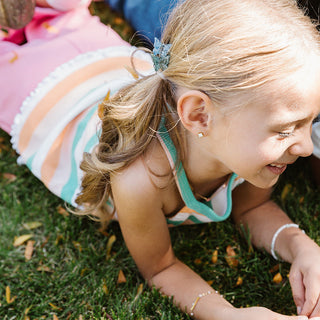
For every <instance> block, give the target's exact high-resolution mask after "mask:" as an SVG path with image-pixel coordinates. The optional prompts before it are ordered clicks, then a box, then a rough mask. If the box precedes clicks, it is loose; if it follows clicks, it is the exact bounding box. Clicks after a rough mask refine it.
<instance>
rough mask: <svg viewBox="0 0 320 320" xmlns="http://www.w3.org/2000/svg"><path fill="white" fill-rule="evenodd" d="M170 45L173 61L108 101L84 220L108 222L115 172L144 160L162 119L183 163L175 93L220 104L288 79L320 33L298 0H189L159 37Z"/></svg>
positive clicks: (88, 170) (82, 201) (92, 158)
mask: <svg viewBox="0 0 320 320" xmlns="http://www.w3.org/2000/svg"><path fill="white" fill-rule="evenodd" d="M162 42H163V43H170V44H171V45H172V46H171V49H170V54H171V58H170V63H169V65H168V68H167V69H166V70H164V71H163V72H162V76H161V77H160V76H159V75H157V74H156V73H155V74H154V75H150V76H147V77H144V78H142V79H140V80H138V81H136V82H135V83H134V84H132V85H129V86H128V87H125V88H123V89H122V90H121V91H119V92H118V93H117V94H115V95H114V96H113V97H112V98H111V99H110V100H108V101H106V102H104V103H103V105H104V111H103V116H102V134H101V137H100V141H99V144H98V145H97V147H96V149H95V150H94V152H93V153H92V154H85V156H84V160H83V162H82V165H81V169H82V170H83V171H84V172H85V175H84V178H83V181H82V192H81V194H80V195H79V196H78V198H77V200H76V202H77V203H78V204H79V205H85V208H84V210H83V213H84V214H90V215H93V216H97V217H99V219H100V220H101V221H102V222H106V221H108V220H109V219H110V218H111V216H112V214H111V212H108V206H107V199H108V198H109V197H112V189H111V185H110V173H112V172H117V171H119V170H121V169H123V168H125V167H126V166H128V165H130V163H131V162H132V161H134V160H135V159H136V158H137V157H139V156H141V155H142V154H143V153H144V151H145V150H146V148H147V147H148V145H149V144H150V142H151V141H152V140H153V139H154V137H155V132H156V131H157V130H158V129H159V124H160V121H161V119H164V120H165V122H166V126H167V129H168V131H170V135H171V137H172V139H173V141H174V144H175V146H176V148H177V153H178V157H179V159H183V148H182V145H183V128H182V127H181V125H177V126H175V125H174V124H175V123H176V122H177V121H178V115H177V112H176V102H175V90H176V88H178V87H185V88H189V89H195V90H200V91H202V92H205V93H206V94H207V95H208V96H209V97H210V98H211V99H212V101H214V102H216V103H219V104H221V105H223V104H224V102H226V101H228V99H230V97H237V96H240V95H241V94H244V93H248V92H250V90H253V89H255V88H259V87H262V86H263V85H264V84H266V83H269V82H271V81H274V80H276V79H281V78H284V77H286V76H288V75H290V74H292V73H293V72H295V71H296V70H298V69H299V68H301V67H302V66H303V65H304V64H305V63H306V59H308V55H310V52H311V53H313V54H314V53H316V54H319V35H318V32H317V30H316V28H315V26H314V25H313V24H312V23H311V22H310V19H309V18H308V17H306V16H305V15H304V13H303V12H302V11H301V10H299V9H298V8H297V6H296V4H295V3H294V1H293V0H241V1H239V0H198V1H194V0H186V1H185V2H183V3H181V4H179V5H178V6H177V7H176V8H175V9H174V10H173V12H172V14H171V15H170V17H169V20H168V23H167V25H166V28H165V30H164V33H163V36H162Z"/></svg>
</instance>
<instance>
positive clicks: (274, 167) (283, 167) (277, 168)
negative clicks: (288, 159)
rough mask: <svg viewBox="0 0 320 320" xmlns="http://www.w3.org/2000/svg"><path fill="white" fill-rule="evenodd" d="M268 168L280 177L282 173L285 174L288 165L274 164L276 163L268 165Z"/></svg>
mask: <svg viewBox="0 0 320 320" xmlns="http://www.w3.org/2000/svg"><path fill="white" fill-rule="evenodd" d="M267 168H268V169H269V170H270V171H271V172H272V173H273V174H276V175H280V174H281V173H283V172H284V171H285V170H286V168H287V165H286V164H274V163H271V164H268V165H267Z"/></svg>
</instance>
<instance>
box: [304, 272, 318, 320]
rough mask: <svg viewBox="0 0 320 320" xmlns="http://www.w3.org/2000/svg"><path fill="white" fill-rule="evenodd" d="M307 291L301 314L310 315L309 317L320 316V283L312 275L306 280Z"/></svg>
mask: <svg viewBox="0 0 320 320" xmlns="http://www.w3.org/2000/svg"><path fill="white" fill-rule="evenodd" d="M304 282H305V287H306V293H305V303H304V305H303V308H302V311H301V314H305V315H308V316H309V317H320V301H319V294H320V283H319V281H316V280H315V279H313V280H311V279H310V277H308V279H305V280H304Z"/></svg>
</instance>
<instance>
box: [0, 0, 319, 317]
mask: <svg viewBox="0 0 320 320" xmlns="http://www.w3.org/2000/svg"><path fill="white" fill-rule="evenodd" d="M226 9H227V10H226ZM55 19H56V18H53V19H52V20H50V19H49V20H45V19H44V20H43V21H45V22H46V23H47V24H46V27H47V28H45V29H46V31H47V32H49V30H51V32H52V34H49V35H47V36H48V37H49V36H51V37H52V38H53V39H57V45H58V46H59V45H60V43H59V41H58V39H59V37H60V35H59V32H61V34H62V38H63V35H64V34H65V33H63V32H62V31H61V30H64V28H65V27H66V26H67V28H66V29H67V30H68V31H69V34H68V36H67V38H68V41H69V39H73V38H72V35H73V32H77V29H75V30H73V27H74V25H76V28H78V27H79V26H78V25H77V24H76V22H75V21H74V24H72V23H69V24H68V23H67V22H66V21H67V20H64V22H65V24H64V25H63V27H64V28H62V27H61V29H59V27H60V25H59V24H54V25H53V24H52V22H55V21H56V20H55ZM37 27H38V28H40V27H43V24H41V23H38V24H37ZM51 27H55V28H56V29H52V28H51ZM33 30H34V31H37V32H38V30H37V28H36V27H35V29H33ZM107 30H108V32H107V33H106V34H105V35H104V39H103V40H104V41H108V40H109V37H114V35H113V33H112V31H111V30H109V29H107ZM27 31H28V29H27ZM37 32H36V33H35V35H39V34H40V33H37ZM42 32H44V31H43V30H42ZM82 32H83V34H82V36H83V37H85V35H87V36H88V43H92V42H94V41H95V40H97V39H96V37H95V34H94V33H91V34H90V37H89V35H88V34H87V33H86V30H83V29H82ZM26 35H28V32H26ZM27 38H28V37H27ZM33 39H36V36H35V37H34V38H33ZM116 39H117V38H116ZM81 40H84V38H82V39H81ZM28 41H29V38H28ZM68 41H66V42H67V43H68ZM112 41H113V40H112ZM112 41H110V42H112ZM114 42H116V41H114ZM119 42H120V43H116V44H117V45H121V46H117V47H113V46H111V44H110V43H109V44H106V45H105V46H108V45H109V47H107V48H106V49H103V50H97V51H95V52H89V53H85V54H82V55H79V56H77V57H76V58H74V59H72V60H70V61H68V62H66V63H64V64H62V65H61V66H60V67H59V68H57V69H55V70H54V71H53V72H52V73H51V74H50V75H49V76H48V77H46V78H44V79H43V80H41V82H40V84H39V85H38V86H37V88H36V89H35V90H34V91H33V92H32V93H31V94H30V95H29V96H28V97H27V98H26V99H25V100H24V102H23V104H22V109H21V113H19V114H18V115H16V116H15V120H14V124H13V125H12V130H11V134H12V142H13V145H14V147H15V148H16V150H17V151H18V152H19V153H20V158H19V161H20V163H25V164H27V165H28V166H29V168H30V169H31V170H32V171H33V173H34V174H35V175H36V176H37V177H39V178H40V179H41V180H42V181H43V182H44V183H45V184H46V185H47V186H48V188H49V189H50V190H52V191H53V192H54V193H56V194H57V195H59V196H60V197H62V198H63V199H65V200H66V201H68V202H69V203H72V204H75V205H78V210H79V211H80V210H81V211H82V212H83V213H84V214H90V215H92V216H95V217H99V218H100V220H101V221H102V222H106V221H108V220H110V219H118V221H119V223H120V227H121V230H122V232H123V236H124V239H125V241H126V244H127V246H128V248H129V251H130V253H131V254H132V256H133V258H134V260H135V262H136V264H137V266H138V268H139V270H140V271H141V273H142V275H143V276H144V277H145V279H146V280H147V281H148V283H149V284H150V285H151V286H156V287H157V288H159V290H161V292H163V293H164V294H166V295H168V296H173V297H174V302H175V303H176V304H177V305H178V306H179V307H180V308H181V310H183V311H185V312H187V313H189V314H190V315H192V316H193V317H195V318H196V319H214V320H219V319H223V320H224V319H228V320H229V319H230V320H232V319H237V320H241V319H245V320H256V319H259V320H260V319H261V320H271V319H279V320H285V319H292V320H294V319H299V320H302V319H308V318H309V319H314V320H319V319H320V299H319V297H320V269H319V264H320V247H319V246H318V245H317V244H316V243H315V242H314V241H312V240H311V239H310V238H309V237H308V236H307V235H306V234H305V233H304V232H303V231H302V230H300V229H299V228H298V226H297V225H296V224H293V222H292V221H291V220H290V219H289V218H288V217H287V215H286V214H285V213H284V212H283V211H282V210H281V209H280V208H279V207H278V206H277V205H276V204H274V203H273V202H272V201H271V200H270V193H271V188H272V187H273V186H274V184H275V183H276V182H277V180H278V178H279V176H280V174H281V173H283V172H284V171H285V169H286V167H287V165H288V164H291V163H293V162H294V161H295V160H296V159H297V158H298V157H299V156H303V157H305V156H308V155H310V154H311V153H312V148H313V145H312V142H311V138H310V133H311V126H312V122H313V121H314V119H315V118H316V117H317V115H318V113H319V111H320V92H319V90H318V88H317V86H316V85H315V84H317V83H318V82H319V80H320V72H319V71H320V47H319V35H318V33H317V31H316V29H315V27H314V26H313V25H312V24H311V23H310V21H309V19H308V18H307V17H305V16H303V14H302V12H300V11H299V10H298V9H297V7H296V6H295V4H294V3H293V2H292V1H291V0H242V1H236V0H201V1H193V0H187V1H185V2H184V3H183V4H181V5H179V6H178V7H177V8H176V9H175V10H174V12H173V13H172V15H171V17H170V19H169V21H168V24H167V27H166V29H165V32H164V34H163V36H162V39H161V42H159V41H158V40H157V41H155V48H154V50H153V53H152V55H151V57H152V63H153V65H154V68H155V71H150V70H149V69H150V63H151V61H150V57H149V56H148V55H147V54H144V53H143V52H140V51H136V50H135V49H134V48H130V47H128V46H127V45H125V44H124V43H122V42H121V41H119ZM28 44H29V42H28V43H27V44H25V45H23V46H20V47H14V49H13V51H14V52H15V53H16V56H14V57H15V60H13V61H12V60H9V59H8V58H9V57H10V55H9V53H10V52H11V53H12V52H13V51H10V47H9V48H7V47H6V46H7V45H8V44H7V43H4V42H3V43H2V44H1V45H2V47H4V48H7V50H6V51H5V52H6V54H7V56H6V57H7V59H8V60H3V57H2V56H1V67H2V68H4V69H5V70H7V75H6V78H5V79H4V76H3V73H1V80H0V81H1V82H2V84H3V85H4V84H5V83H6V81H7V78H10V76H11V78H12V79H14V80H15V82H13V80H12V82H11V86H9V88H12V91H11V92H9V90H8V93H7V92H6V93H4V96H2V97H1V99H2V100H1V104H0V106H1V125H2V127H3V128H4V129H7V130H9V128H10V125H11V123H10V120H11V119H13V115H11V114H12V113H18V106H17V104H18V102H19V101H13V102H12V100H15V99H16V97H15V94H17V93H19V96H20V95H21V94H20V91H21V90H20V89H23V90H24V94H26V91H27V89H30V85H29V84H28V88H25V87H27V84H26V83H25V82H26V81H25V79H23V78H22V79H21V76H20V73H19V74H17V72H18V71H19V70H21V71H22V70H23V74H27V73H26V68H27V67H29V68H30V69H29V70H30V71H29V72H30V73H31V72H34V69H35V68H34V67H33V66H34V65H33V66H29V65H28V63H30V62H29V61H31V60H28V59H25V57H27V58H28V54H27V53H28V52H27V51H24V48H28ZM72 44H73V45H74V46H75V47H76V46H78V45H81V43H78V42H72ZM34 46H38V47H39V48H38V49H40V48H43V52H46V53H48V52H49V51H50V50H54V54H53V55H50V56H46V55H42V58H43V59H44V61H45V62H43V63H42V64H43V65H41V67H40V68H42V67H43V68H44V67H45V66H46V63H48V64H49V67H48V68H50V67H52V65H50V63H51V60H53V58H56V59H57V60H58V58H59V59H60V60H64V59H65V61H67V59H68V58H69V56H68V50H70V48H69V47H66V50H61V51H60V50H59V49H57V48H56V47H54V46H51V42H47V41H44V42H41V40H39V42H38V41H34V42H33V44H32V42H31V43H30V45H29V47H30V50H31V49H32V48H33V47H34ZM2 47H0V48H2ZM47 48H49V49H47ZM58 48H61V49H62V48H64V46H63V45H60V47H58ZM67 49H68V50H67ZM20 50H21V51H20ZM20 52H21V54H20ZM43 52H40V53H39V51H38V50H35V51H33V54H34V55H36V57H33V59H37V58H40V54H41V53H43ZM56 56H57V57H56ZM58 56H59V57H58ZM30 59H31V56H30ZM33 61H34V60H33ZM130 62H132V63H133V69H136V70H137V71H139V72H141V73H143V75H140V78H139V79H137V80H133V79H130V76H131V75H130V73H129V72H127V71H126V68H127V69H129V68H130ZM40 63H41V61H40ZM22 67H23V68H24V69H22ZM6 68H7V69H6ZM10 68H11V69H10ZM9 70H11V73H10V72H9ZM129 70H131V73H132V75H134V76H135V77H136V78H137V77H138V75H137V73H136V72H135V71H132V69H129ZM36 71H37V72H40V70H38V68H37V70H36ZM46 71H48V70H46ZM41 72H43V71H42V70H41ZM11 74H12V75H11ZM13 74H14V75H13ZM36 75H37V73H36ZM36 78H37V80H38V81H39V77H38V76H37V77H36ZM7 87H8V85H7ZM107 92H108V94H107V96H106V98H105V99H104V101H103V103H102V104H101V105H100V106H99V107H98V102H99V101H100V99H102V96H103V95H105V94H106V93H107ZM20 98H21V97H20ZM8 105H10V108H8ZM2 110H4V112H6V113H4V112H3V111H2ZM9 116H10V117H9ZM8 119H9V120H8ZM11 122H12V120H11ZM96 132H98V134H96ZM84 152H88V153H85V154H84V155H83V153H84ZM81 162H82V163H81ZM80 163H81V169H82V170H83V171H81V170H80V169H79V164H80ZM81 181H82V185H81V188H80V182H81ZM79 192H80V193H79ZM230 214H231V215H232V217H233V219H234V221H235V222H236V224H237V225H240V224H242V225H244V226H245V227H246V228H248V230H249V231H250V235H251V241H252V243H253V244H254V245H256V246H257V247H259V248H265V249H266V250H268V251H269V252H270V253H271V254H272V255H273V256H274V257H275V258H276V259H283V260H285V261H288V262H290V263H292V267H291V270H290V283H291V286H292V291H293V297H294V301H295V304H296V306H297V313H298V314H299V315H300V316H284V315H280V314H277V313H275V312H273V311H271V310H268V309H266V308H263V307H251V308H240V309H237V308H234V307H233V306H232V305H231V304H230V303H228V302H227V301H226V300H225V299H223V297H221V296H220V294H219V293H218V292H216V291H215V289H214V288H212V287H210V286H209V285H208V284H207V282H206V281H204V280H203V279H201V278H200V277H199V276H198V275H197V274H196V273H194V272H193V271H192V270H191V269H190V268H188V267H187V266H186V265H185V264H183V262H181V261H179V260H178V259H177V258H176V257H175V255H174V252H173V250H172V246H171V242H170V236H169V229H168V226H170V225H180V224H192V223H203V222H211V221H213V222H219V221H223V220H225V219H227V218H228V217H229V215H230ZM213 287H214V284H213Z"/></svg>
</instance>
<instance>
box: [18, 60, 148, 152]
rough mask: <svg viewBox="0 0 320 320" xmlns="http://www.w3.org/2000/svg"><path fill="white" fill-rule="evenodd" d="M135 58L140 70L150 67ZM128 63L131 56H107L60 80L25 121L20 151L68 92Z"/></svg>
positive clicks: (21, 134) (20, 137)
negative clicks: (35, 129)
mask: <svg viewBox="0 0 320 320" xmlns="http://www.w3.org/2000/svg"><path fill="white" fill-rule="evenodd" d="M135 60H136V61H135V66H136V68H137V69H138V70H142V71H143V70H148V69H150V64H149V63H148V62H146V61H143V60H140V59H135ZM128 64H129V65H130V64H131V62H130V57H115V58H106V59H104V60H100V61H97V62H95V63H92V64H90V65H87V66H85V67H83V68H82V69H80V70H77V71H75V72H73V73H72V74H71V75H69V76H68V77H66V78H65V79H63V80H62V81H61V82H59V83H58V84H57V85H56V86H55V87H54V88H53V89H52V90H50V92H48V94H47V95H46V96H45V97H43V98H42V100H41V101H39V103H38V104H37V106H36V107H35V108H34V109H33V110H32V112H31V113H30V115H29V116H28V119H27V120H26V122H25V123H24V126H23V128H22V129H21V132H20V135H19V145H18V148H19V149H18V150H19V152H20V153H22V152H23V151H24V150H25V149H26V148H27V146H28V144H29V142H30V140H31V137H32V134H33V130H34V128H36V126H37V125H38V124H39V123H40V122H41V121H42V120H43V118H44V117H45V116H46V114H47V113H48V112H49V111H50V110H51V108H53V107H54V106H55V104H56V103H57V102H58V101H59V100H60V98H61V97H63V96H64V95H65V93H66V92H70V91H71V90H72V89H74V88H75V87H77V86H78V85H79V84H81V83H83V82H84V81H86V80H88V79H89V78H92V77H95V76H97V75H99V74H101V73H104V72H106V71H111V70H115V69H119V68H124V66H126V65H128ZM29 128H31V129H32V130H30V129H29Z"/></svg>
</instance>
